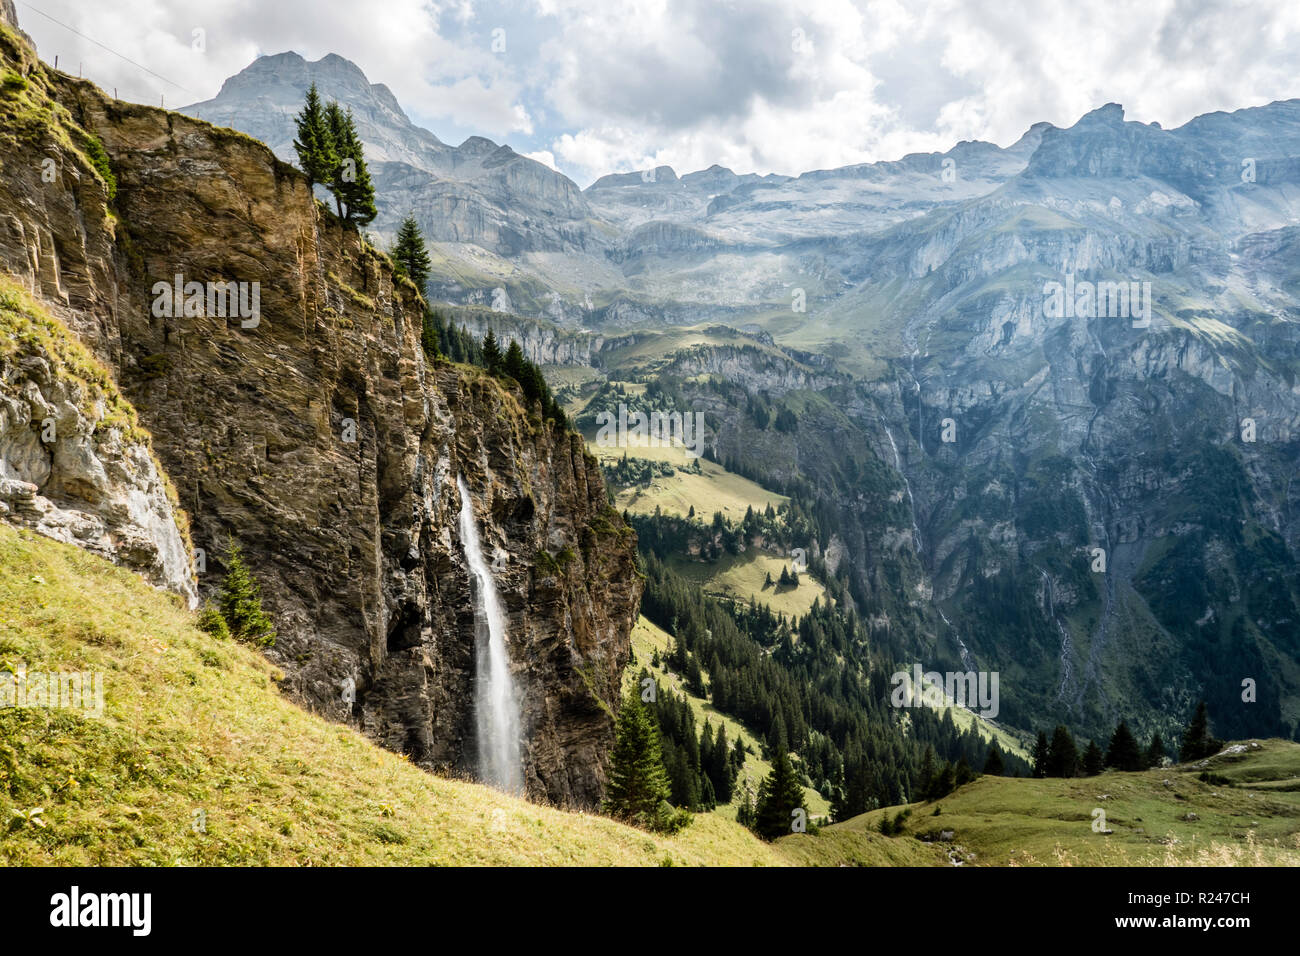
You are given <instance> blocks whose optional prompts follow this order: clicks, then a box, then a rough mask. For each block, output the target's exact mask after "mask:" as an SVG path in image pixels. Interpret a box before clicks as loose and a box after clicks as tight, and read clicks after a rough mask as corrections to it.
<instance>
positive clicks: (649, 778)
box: [604, 690, 676, 830]
mask: <svg viewBox="0 0 1300 956" xmlns="http://www.w3.org/2000/svg"><path fill="white" fill-rule="evenodd" d="M671 792H672V791H671V788H670V786H669V782H668V773H667V771H666V770H665V769H664V760H663V756H662V751H661V750H660V740H659V728H658V727H657V726H656V725H655V722H654V718H653V717H651V715H650V713H649V712H648V711H647V709H646V707H645V706H644V705H643V704H642V703H641V698H640V697H639V696H637V694H636V693H635V690H629V691H628V694H627V696H626V697H625V698H624V700H623V707H622V709H621V710H619V712H618V723H617V725H616V728H615V734H614V750H613V752H612V753H611V754H610V763H609V788H608V791H607V794H606V797H605V807H604V809H605V812H606V813H608V814H609V815H610V816H613V817H616V818H617V819H620V820H625V821H627V822H628V823H631V824H633V825H634V826H639V827H643V828H644V829H647V830H666V829H671V828H672V821H673V820H674V818H675V816H676V815H675V814H674V813H673V811H672V808H671V807H670V806H669V804H668V798H669V796H670V795H671Z"/></svg>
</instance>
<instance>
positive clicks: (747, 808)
mask: <svg viewBox="0 0 1300 956" xmlns="http://www.w3.org/2000/svg"><path fill="white" fill-rule="evenodd" d="M736 822H737V823H739V824H740V825H741V826H742V827H748V828H749V829H751V830H752V829H754V824H755V823H756V822H757V820H756V814H755V812H754V798H753V796H752V795H751V794H750V792H749V791H748V790H746V791H745V795H744V796H743V797H741V800H740V806H739V807H737V808H736Z"/></svg>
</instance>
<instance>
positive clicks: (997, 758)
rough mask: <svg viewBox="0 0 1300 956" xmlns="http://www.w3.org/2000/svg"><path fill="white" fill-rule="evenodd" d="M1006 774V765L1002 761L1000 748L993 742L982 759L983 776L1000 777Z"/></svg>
mask: <svg viewBox="0 0 1300 956" xmlns="http://www.w3.org/2000/svg"><path fill="white" fill-rule="evenodd" d="M1005 772H1006V765H1005V764H1004V763H1003V760H1002V748H1001V747H999V746H998V742H997V741H996V740H995V741H993V743H991V744H989V752H988V756H986V757H985V758H984V776H986V777H1000V776H1002V774H1003V773H1005Z"/></svg>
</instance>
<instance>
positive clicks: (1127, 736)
mask: <svg viewBox="0 0 1300 956" xmlns="http://www.w3.org/2000/svg"><path fill="white" fill-rule="evenodd" d="M1106 766H1107V767H1114V768H1115V769H1116V770H1124V771H1133V770H1141V769H1142V751H1141V750H1140V749H1139V748H1138V742H1137V739H1136V738H1135V737H1134V736H1133V732H1132V731H1131V730H1129V729H1128V724H1127V723H1126V722H1125V721H1122V720H1121V721H1120V722H1119V726H1117V727H1116V728H1115V733H1114V734H1112V735H1111V738H1110V747H1109V748H1107V750H1106Z"/></svg>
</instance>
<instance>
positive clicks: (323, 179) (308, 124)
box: [293, 83, 338, 186]
mask: <svg viewBox="0 0 1300 956" xmlns="http://www.w3.org/2000/svg"><path fill="white" fill-rule="evenodd" d="M294 122H295V123H296V124H297V127H298V138H297V139H295V140H294V141H293V148H294V149H296V150H297V151H298V165H299V166H301V167H302V171H303V172H304V173H306V175H307V181H308V182H309V183H310V184H312V185H313V186H314V185H315V184H316V183H320V184H321V185H322V186H328V185H329V183H330V180H331V179H332V177H333V175H334V167H335V166H336V165H337V163H338V157H337V155H336V154H335V152H334V137H333V135H332V134H331V132H330V127H329V122H328V120H327V119H326V117H325V108H324V107H323V106H322V105H321V101H320V95H319V94H318V93H317V92H316V84H315V83H313V84H312V85H311V89H309V90H308V91H307V102H306V103H305V104H304V105H303V108H302V112H301V113H299V114H298V115H297V116H296V117H295V118H294Z"/></svg>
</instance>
